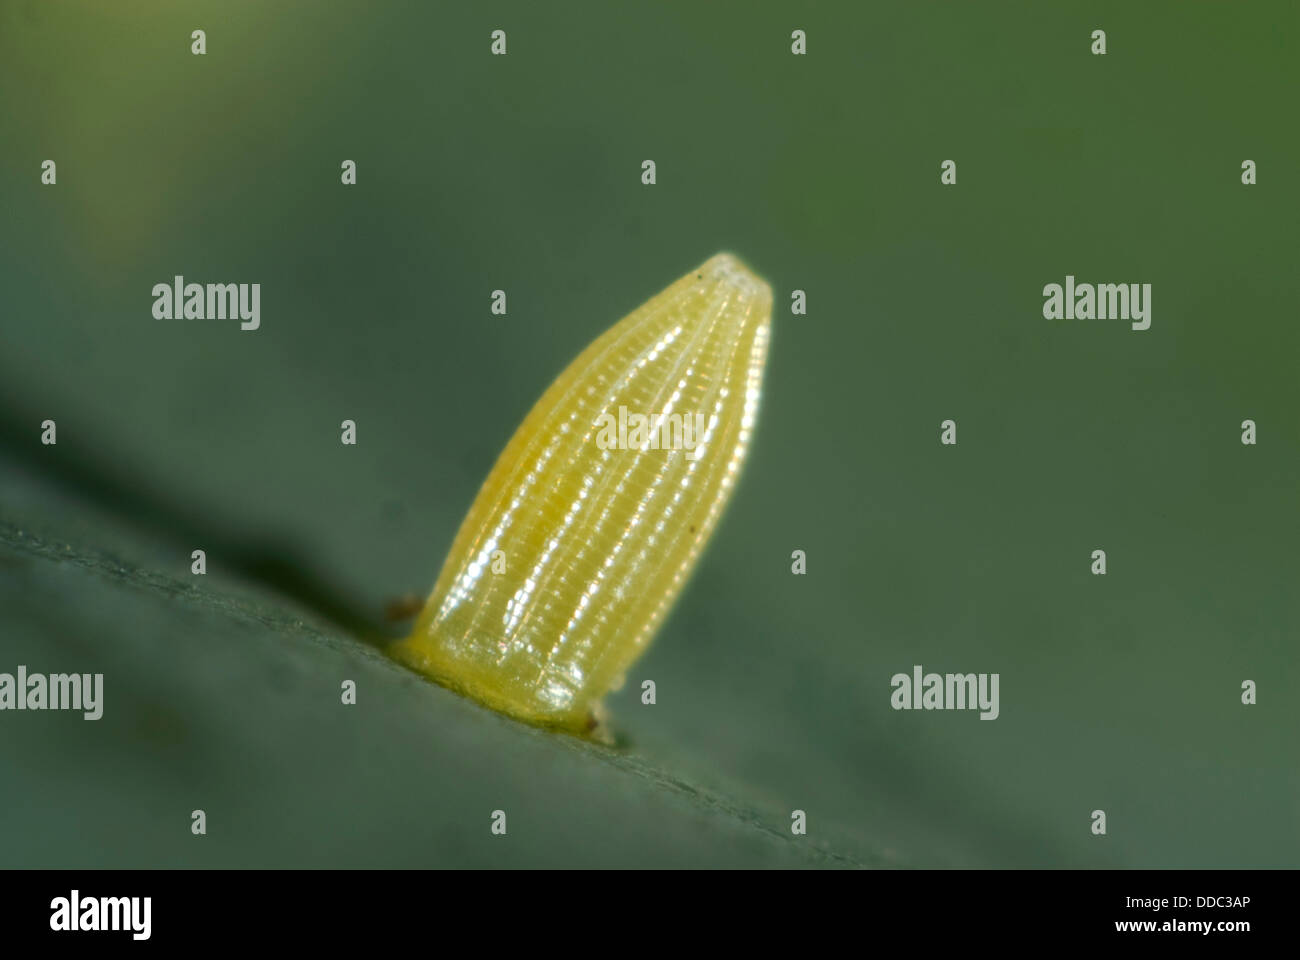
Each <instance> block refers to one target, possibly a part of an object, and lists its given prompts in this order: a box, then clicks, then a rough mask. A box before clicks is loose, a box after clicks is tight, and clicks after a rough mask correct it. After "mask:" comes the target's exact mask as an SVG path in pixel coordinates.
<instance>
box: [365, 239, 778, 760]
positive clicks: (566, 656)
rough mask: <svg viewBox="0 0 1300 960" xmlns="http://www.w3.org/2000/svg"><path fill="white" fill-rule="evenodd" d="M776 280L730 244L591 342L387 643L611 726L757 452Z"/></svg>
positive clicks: (538, 409)
mask: <svg viewBox="0 0 1300 960" xmlns="http://www.w3.org/2000/svg"><path fill="white" fill-rule="evenodd" d="M771 315H772V291H771V289H770V288H769V287H768V285H767V284H766V283H765V282H764V281H763V280H761V279H760V278H758V277H757V276H755V275H754V274H753V273H751V272H750V271H749V269H748V268H747V267H745V265H744V264H742V263H741V262H740V261H739V260H738V259H736V258H735V257H734V256H731V255H730V254H726V253H720V254H718V255H717V256H715V257H712V258H711V259H710V260H708V261H707V262H706V263H704V264H703V265H702V266H700V267H699V268H697V269H695V270H692V271H691V272H690V273H688V274H687V275H686V276H684V277H682V278H681V279H680V280H678V281H677V282H675V283H673V284H672V285H671V286H669V287H668V288H667V289H666V290H664V291H663V292H661V293H659V294H657V295H656V296H654V297H652V298H651V299H650V300H649V301H647V302H646V303H645V304H644V305H642V306H641V307H640V308H638V309H637V310H635V311H633V312H632V313H631V314H629V315H628V316H627V317H625V318H624V319H622V320H621V321H619V322H618V323H617V324H615V325H614V326H613V327H611V328H610V329H609V330H607V331H606V332H605V333H604V334H602V335H601V336H600V337H598V338H597V339H596V341H595V342H594V343H592V344H591V345H590V346H589V347H587V349H586V350H584V351H583V352H582V354H581V355H580V356H579V357H578V358H577V359H576V360H574V361H573V363H571V364H570V365H569V367H568V368H567V369H566V370H565V371H564V372H563V373H561V374H560V376H559V378H558V379H557V380H556V381H555V382H554V383H553V384H551V386H550V387H549V388H548V389H547V391H546V392H545V393H544V394H543V395H542V398H541V399H540V400H538V401H537V404H536V405H535V406H534V407H533V409H532V411H531V412H529V414H528V416H527V417H526V418H525V419H524V422H523V424H522V425H521V426H520V427H519V429H518V430H517V431H516V432H515V435H514V436H513V437H512V438H511V439H510V442H509V443H508V444H506V448H505V450H504V451H502V453H501V455H500V457H498V459H497V462H496V465H495V466H494V467H493V468H492V472H491V473H489V474H488V477H487V480H485V481H484V483H483V488H482V489H481V490H480V491H479V493H478V497H477V498H476V499H475V500H474V503H473V505H472V506H471V507H470V509H469V514H468V515H467V516H466V517H465V520H464V522H463V523H462V524H461V527H460V532H459V533H458V534H457V535H456V539H455V541H454V543H453V544H452V548H451V553H450V554H449V555H448V557H447V559H446V562H445V563H444V565H443V568H442V573H441V574H440V575H439V576H438V579H437V582H436V583H435V584H434V587H433V593H432V594H431V595H430V596H429V599H428V601H427V602H426V603H425V606H424V609H423V611H422V612H421V613H420V616H419V619H418V620H417V622H416V625H415V629H414V631H413V632H412V633H411V635H410V636H409V637H406V638H405V639H403V640H401V641H398V642H397V643H396V644H395V645H394V646H393V647H392V648H391V652H392V655H393V656H394V657H396V658H397V659H398V660H400V661H401V662H403V663H405V664H407V665H408V666H410V667H412V668H413V669H415V670H417V671H419V672H420V673H423V674H425V675H426V676H429V677H431V678H432V679H434V680H436V681H438V682H439V683H442V684H444V685H446V686H448V687H451V688H453V689H455V690H457V691H459V692H461V693H463V694H465V695H467V696H470V697H473V698H474V699H476V700H479V701H480V702H482V703H484V704H487V705H488V706H490V707H493V708H495V709H497V710H500V711H502V712H504V713H507V714H510V715H511V716H513V717H516V718H518V719H520V720H524V721H527V722H529V723H534V724H538V725H540V726H546V727H552V728H556V729H561V730H566V731H570V732H575V733H590V734H593V735H595V736H599V737H604V736H606V734H605V732H604V730H603V728H602V722H603V716H604V713H603V710H602V707H601V700H602V698H603V697H604V695H605V694H606V693H607V692H608V691H610V690H612V689H617V688H618V687H619V686H621V685H622V683H623V679H624V674H625V672H626V671H627V669H628V667H629V666H631V664H632V663H633V661H635V660H636V659H637V657H638V656H640V655H641V653H642V652H643V651H644V650H645V648H646V645H647V644H648V643H649V642H650V640H651V638H652V637H653V636H654V634H655V631H656V630H657V629H658V627H659V625H660V624H661V623H662V622H663V619H664V617H665V615H666V614H667V613H668V611H669V609H670V608H671V607H672V604H673V601H674V600H675V599H676V598H677V595H678V594H679V593H680V592H681V589H682V587H683V585H684V584H685V583H686V579H687V577H688V576H689V575H690V572H691V570H692V568H693V567H694V566H695V563H696V560H697V559H698V558H699V555H700V552H701V550H703V548H704V546H705V544H706V543H707V542H708V539H709V536H710V535H711V534H712V533H713V530H714V527H715V526H716V525H717V523H718V519H719V517H720V516H721V514H722V510H723V507H724V506H725V505H726V503H727V500H728V499H729V497H730V495H731V492H732V489H733V487H734V486H735V483H736V480H737V477H738V476H739V474H740V468H741V465H742V463H743V461H744V459H745V454H746V451H747V450H748V448H749V445H750V442H751V439H752V435H753V429H754V423H755V417H756V415H757V412H758V402H759V393H760V388H761V385H762V379H763V366H764V362H765V360H766V357H767V344H768V335H769V330H770V326H771Z"/></svg>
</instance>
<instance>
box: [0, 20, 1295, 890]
mask: <svg viewBox="0 0 1300 960" xmlns="http://www.w3.org/2000/svg"><path fill="white" fill-rule="evenodd" d="M1297 9H1298V8H1297V6H1296V5H1295V4H1292V3H1289V2H1286V3H1283V2H1278V3H1253V4H1250V5H1248V6H1246V5H1227V4H1222V5H1221V4H1209V3H1192V4H1188V3H1169V2H1165V3H1151V4H1141V5H1137V4H1126V3H1110V4H1103V3H1087V4H1084V3H1053V4H1042V3H1014V4H1012V3H997V4H937V3H902V2H897V3H889V4H875V3H872V4H850V3H840V4H831V3H821V4H816V5H811V6H808V7H802V6H795V5H792V4H778V3H761V4H760V3H738V2H737V3H707V4H705V3H649V2H643V3H619V4H598V3H594V2H591V3H581V4H578V3H546V4H538V3H534V2H500V3H493V4H491V5H487V4H472V3H468V2H462V3H437V4H433V3H428V2H402V3H399V2H384V3H361V2H331V3H329V4H317V3H308V2H277V3H274V4H269V3H262V2H229V0H222V2H216V0H195V2H187V3H185V4H175V3H159V2H136V3H130V2H121V3H114V4H104V3H100V2H92V0H84V2H64V3H57V4H56V3H47V2H38V0H9V2H6V3H4V4H3V5H2V6H0V213H2V215H3V228H2V229H0V288H2V289H3V300H2V301H0V302H2V306H0V335H2V349H3V352H2V354H0V408H2V410H3V414H4V416H5V418H6V422H7V423H8V424H9V430H8V432H7V434H6V440H5V444H4V446H3V449H0V671H9V672H12V671H13V670H14V668H15V667H16V666H17V664H19V663H24V664H26V665H27V667H28V669H29V670H31V671H45V672H60V671H64V670H75V671H103V672H104V673H105V675H106V676H105V688H106V691H105V715H104V718H103V719H102V720H100V721H98V722H95V723H90V722H87V721H83V720H82V719H80V717H79V716H74V715H68V714H54V713H43V714H41V713H21V714H20V713H8V712H6V713H5V714H0V866H24V867H31V866H191V865H192V866H487V865H493V866H547V865H558V866H798V865H810V866H817V865H840V866H852V865H902V866H994V867H1019V866H1047V867H1056V866H1084V867H1094V866H1121V867H1209V866H1216V867H1255V866H1270V867H1283V866H1295V865H1296V864H1297V862H1300V812H1298V811H1300V772H1298V771H1300V765H1298V762H1297V761H1298V760H1300V750H1298V749H1297V747H1296V730H1297V720H1300V709H1298V708H1297V696H1298V695H1300V685H1298V680H1300V678H1298V677H1297V670H1296V655H1295V640H1296V631H1297V626H1298V625H1300V599H1298V597H1300V593H1298V592H1297V589H1296V584H1297V581H1298V580H1300V576H1298V574H1300V559H1297V557H1298V554H1297V550H1296V544H1297V536H1298V535H1300V510H1298V509H1297V504H1296V475H1297V468H1298V467H1300V429H1298V428H1297V425H1296V414H1297V409H1298V407H1297V399H1298V398H1297V387H1296V358H1297V352H1298V350H1300V334H1297V324H1296V275H1297V274H1296V269H1295V257H1296V252H1297V249H1300V244H1298V243H1297V240H1298V237H1297V219H1296V210H1297V183H1298V182H1300V179H1298V177H1297V169H1296V167H1297V153H1298V151H1297V148H1298V147H1300V137H1297V133H1296V124H1295V121H1294V115H1293V114H1294V101H1295V93H1296V89H1297V85H1296V82H1297V79H1298V68H1297V63H1300V60H1298V59H1297V49H1296V37H1297V28H1298V27H1300V15H1298V14H1297ZM497 28H500V29H504V30H506V31H507V35H508V55H507V56H505V57H494V56H491V55H489V52H488V50H489V43H490V41H489V35H490V33H491V31H492V30H493V29H497ZM795 28H800V29H803V30H805V31H807V35H808V54H807V55H806V56H802V57H796V56H792V55H791V53H790V32H791V30H793V29H795ZM1098 28H1100V29H1104V30H1106V32H1107V45H1108V53H1107V55H1106V56H1092V55H1091V54H1090V52H1089V47H1090V43H1091V41H1090V34H1091V31H1092V30H1094V29H1098ZM194 29H203V30H205V31H206V34H207V54H206V55H205V56H202V57H198V56H193V55H191V53H190V43H191V40H190V33H191V31H192V30H194ZM46 159H53V160H55V161H56V162H57V164H58V183H57V185H56V186H42V185H41V183H40V165H41V162H42V161H43V160H46ZM646 159H653V160H654V161H655V162H656V164H657V167H658V183H657V184H656V185H654V186H650V187H647V186H643V185H642V184H641V182H640V172H641V163H642V161H643V160H646ZM949 159H951V160H954V161H956V163H957V173H958V182H957V185H956V186H941V185H940V182H939V173H940V164H941V162H942V161H944V160H949ZM1245 159H1251V160H1254V161H1256V163H1257V164H1258V169H1259V174H1258V176H1259V183H1258V185H1256V186H1250V187H1246V186H1243V185H1242V184H1241V182H1240V172H1241V162H1242V161H1243V160H1245ZM344 160H354V161H355V162H356V164H357V180H358V182H357V184H356V186H346V187H345V186H343V185H341V184H340V164H341V163H342V161H344ZM721 249H728V250H732V251H734V252H736V253H737V254H739V255H740V256H742V257H743V258H745V259H746V260H747V261H748V262H749V264H750V265H751V266H752V267H753V268H754V269H755V270H756V271H758V272H759V273H761V274H763V275H764V276H766V277H767V278H768V279H769V281H770V282H771V283H772V286H773V289H774V291H775V295H776V310H777V314H776V317H775V327H774V338H773V344H772V352H771V358H770V363H769V369H768V377H767V381H766V384H765V390H766V393H765V397H764V407H763V411H762V415H761V417H760V424H759V430H758V435H757V444H756V446H755V448H754V450H753V454H752V458H751V460H750V462H749V465H748V467H747V472H746V476H745V479H744V482H743V483H742V484H741V486H740V488H739V490H738V493H737V495H736V497H735V498H734V500H733V503H732V505H731V508H730V510H729V513H728V515H727V517H726V519H725V520H724V521H723V524H722V526H721V527H720V529H719V531H718V535H717V537H716V538H715V541H714V543H713V544H712V546H711V547H710V550H709V552H708V554H707V555H706V557H705V558H704V561H703V563H702V564H701V567H700V568H699V570H698V572H697V575H696V577H695V579H694V581H693V582H692V583H691V585H690V586H689V587H688V589H687V591H686V593H685V595H684V596H683V598H682V601H681V603H680V604H679V605H678V607H677V609H676V610H675V612H674V613H673V614H672V616H671V617H670V619H669V620H668V622H667V624H666V626H665V628H664V630H663V631H662V633H661V634H660V636H659V638H658V640H657V642H656V644H655V645H654V647H653V648H652V649H651V651H650V652H649V654H648V655H647V656H646V657H645V658H644V659H643V660H642V661H640V663H639V664H638V665H637V666H636V667H635V668H634V670H633V671H632V674H631V675H630V676H629V683H628V685H627V688H625V690H624V691H623V692H621V693H620V694H617V695H615V696H614V697H612V698H611V703H610V705H611V707H612V709H613V712H614V722H615V725H616V727H617V729H618V730H619V732H620V735H621V736H622V738H623V740H624V743H623V745H622V746H621V747H620V748H619V749H618V750H616V751H608V750H604V749H603V748H596V747H591V746H587V745H585V744H582V743H580V742H578V741H576V740H572V739H570V738H564V737H557V736H551V735H548V734H543V733H539V732H536V731H533V730H531V729H529V728H526V727H523V726H521V725H518V724H515V723H513V722H511V721H509V720H506V719H504V718H499V717H497V716H495V715H492V714H490V713H488V712H486V711H484V710H481V709H480V708H478V707H477V706H474V705H473V704H469V703H467V702H465V701H462V700H460V699H459V698H457V697H455V696H453V695H451V694H449V693H447V692H446V691H443V690H441V689H440V688H437V687H434V686H432V685H430V684H427V683H424V682H423V681H421V680H420V679H419V678H417V677H415V676H413V675H412V674H410V673H408V672H406V671H404V670H402V669H401V668H399V667H396V666H394V665H392V664H390V663H388V662H387V661H385V660H384V659H382V658H381V657H379V656H378V655H377V654H375V653H374V652H373V650H372V649H371V648H370V647H367V646H366V645H364V644H363V643H361V642H359V641H358V640H357V638H356V637H355V636H354V635H353V634H352V633H351V632H349V631H347V630H341V629H339V628H338V627H337V626H335V625H333V624H332V623H330V622H328V621H326V620H324V619H322V618H321V617H320V616H319V614H318V612H317V611H316V610H314V609H313V608H311V607H310V606H307V605H304V604H302V603H301V602H299V601H298V600H297V599H295V598H294V597H291V596H286V595H284V594H283V592H281V591H278V590H277V589H276V587H275V584H274V583H270V582H265V581H260V580H258V579H256V578H250V577H247V576H242V575H238V574H237V573H236V572H234V571H232V570H230V569H228V568H227V567H225V566H223V557H222V556H221V555H220V553H219V552H213V551H211V550H210V551H209V556H208V569H209V574H208V576H207V577H206V578H194V577H192V576H191V575H190V572H189V563H190V560H189V555H190V550H191V549H194V548H195V547H203V546H205V542H206V541H203V540H202V536H201V534H202V531H205V530H207V531H211V537H212V540H213V542H218V541H219V539H220V538H223V537H224V538H227V539H228V540H232V541H239V542H245V541H255V542H259V543H266V544H272V545H278V546H280V547H283V549H285V550H291V551H294V552H295V553H296V555H297V556H299V557H302V558H306V561H307V562H309V563H310V564H311V566H312V568H313V569H314V570H316V571H317V572H318V573H319V574H320V576H321V577H322V578H323V579H324V580H325V581H327V582H329V583H333V584H337V591H338V595H339V596H346V597H347V598H349V599H348V600H347V601H346V602H348V603H355V604H356V605H358V606H359V607H361V608H364V609H367V610H378V609H380V608H382V606H383V604H384V603H385V602H386V601H387V600H388V599H390V598H391V597H393V596H396V595H400V594H403V593H407V592H415V593H418V594H423V593H424V592H426V591H427V590H428V588H429V587H430V586H431V584H432V582H433V579H434V576H435V575H436V573H437V571H438V568H439V566H440V565H441V562H442V558H443V556H444V554H445V552H446V550H447V548H448V547H449V545H450V542H451V538H452V536H453V534H454V533H455V530H456V528H457V526H458V525H459V523H460V520H461V518H462V517H463V515H464V513H465V511H466V509H467V508H468V506H469V503H470V501H471V500H472V498H473V496H474V493H475V492H476V490H477V488H478V485H479V483H480V482H481V481H482V479H483V478H484V476H486V474H487V471H488V469H489V467H490V466H491V464H492V462H493V460H494V459H495V457H496V455H497V453H498V452H499V451H500V449H501V448H502V446H503V445H504V444H505V442H506V440H507V438H508V437H509V436H510V434H511V433H512V432H513V430H514V429H515V427H516V426H517V425H518V423H519V422H520V421H521V420H522V418H523V416H524V414H525V413H526V412H527V410H528V408H529V407H530V406H531V404H532V403H533V401H534V400H535V399H536V398H537V397H538V396H539V395H540V394H541V392H542V390H543V389H544V388H545V387H546V385H547V384H548V383H549V382H550V381H551V379H552V378H553V377H554V376H555V375H556V374H557V373H558V372H559V371H560V370H561V369H562V368H563V367H564V366H565V365H566V364H567V363H568V361H569V360H571V359H572V358H573V357H574V356H575V355H576V354H577V353H578V352H579V350H580V349H581V348H582V347H584V346H585V345H586V344H587V343H588V342H589V341H590V340H592V339H593V338H594V337H595V336H596V335H597V334H599V333H600V332H602V331H603V330H604V329H605V328H607V327H608V326H609V325H611V324H612V323H613V322H614V321H616V320H617V319H619V318H620V317H621V316H623V315H624V314H625V313H627V312H628V311H629V310H631V309H632V308H634V307H635V306H637V305H638V304H640V303H641V302H642V301H643V300H645V299H646V298H647V297H648V296H650V295H651V294H653V293H655V292H657V291H658V290H659V289H661V288H662V287H664V286H666V285H667V284H668V283H669V282H670V281H672V280H673V279H675V278H676V277H678V276H679V275H681V274H683V273H685V272H686V271H687V270H689V269H691V268H692V267H694V266H695V265H696V264H698V263H699V262H701V261H703V260H704V259H705V258H707V257H708V256H710V255H711V254H713V253H715V252H717V251H718V250H721ZM175 274H183V275H184V276H185V277H186V278H187V280H192V281H196V282H200V283H207V282H259V283H261V285H262V307H261V309H262V325H261V329H260V330H258V331H256V332H251V333H244V332H241V331H240V330H239V326H238V323H237V322H234V321H217V320H206V321H197V320H173V321H159V320H155V319H154V317H153V316H152V313H151V307H152V299H153V298H152V294H151V289H152V287H153V285H154V284H155V283H159V282H170V280H171V278H172V277H173V276H174V275H175ZM1066 274H1074V275H1075V276H1076V277H1077V278H1078V279H1079V281H1080V282H1084V281H1090V282H1141V283H1151V284H1152V285H1153V288H1154V290H1153V319H1152V325H1151V329H1150V330H1149V331H1146V332H1134V331H1131V330H1130V329H1129V326H1128V324H1127V323H1125V322H1123V321H1098V320H1092V321H1085V320H1076V321H1057V322H1054V321H1047V320H1044V319H1043V317H1042V294H1041V290H1042V288H1043V286H1044V285H1045V284H1047V283H1053V282H1055V283H1063V282H1064V278H1065V276H1066ZM496 288H501V289H504V290H506V291H507V294H508V297H509V313H508V316H506V317H496V316H492V315H491V314H490V313H489V296H490V293H491V291H492V290H493V289H496ZM796 288H798V289H803V290H806V291H807V293H808V307H809V309H808V315H807V316H791V315H790V312H789V302H790V291H791V290H793V289H796ZM45 418H52V419H55V420H56V421H57V423H58V440H59V442H58V445H57V447H42V446H41V445H40V442H39V435H40V428H39V424H40V421H41V420H43V419H45ZM345 418H350V419H353V420H355V421H356V422H357V424H358V438H359V442H358V445H357V446H355V447H347V446H343V445H341V444H340V443H339V423H340V421H341V420H343V419H345ZM947 418H952V419H954V420H956V421H957V424H958V440H959V442H958V445H957V446H956V447H945V446H941V445H940V443H939V424H940V422H941V421H942V420H944V419H947ZM1246 418H1250V419H1253V420H1255V421H1256V422H1257V424H1258V429H1259V443H1258V445H1257V446H1254V447H1249V446H1243V445H1242V444H1241V442H1240V426H1239V425H1240V423H1241V421H1242V420H1244V419H1246ZM74 463H76V464H81V467H80V468H78V469H80V470H81V474H80V475H81V477H82V479H83V480H84V479H85V477H87V476H89V477H91V478H92V482H91V483H90V484H89V485H88V486H87V485H85V484H83V486H82V488H81V489H80V492H76V493H72V492H69V491H71V490H72V489H73V488H72V487H70V486H69V485H68V482H67V481H68V477H69V476H70V473H69V471H70V469H71V468H70V467H69V464H74ZM96 465H99V466H96ZM97 470H102V471H103V475H104V476H105V477H106V478H107V477H108V475H109V474H110V473H111V474H112V475H113V476H116V477H120V478H123V481H124V483H125V485H126V488H127V489H129V490H130V491H133V493H134V495H135V496H136V498H137V501H138V503H137V506H138V505H139V504H140V503H144V504H149V503H161V502H164V501H166V502H169V503H172V504H175V505H176V508H177V511H178V513H179V514H180V515H183V517H184V518H185V523H184V524H181V523H179V521H178V523H177V524H174V525H172V526H171V527H170V528H169V526H168V524H167V523H166V522H163V523H161V524H160V523H158V522H157V520H158V517H157V516H156V515H152V514H149V513H148V511H147V510H145V511H140V510H136V511H134V512H133V511H132V510H122V509H120V507H121V503H122V502H123V501H122V498H121V497H118V498H116V499H115V500H114V499H113V498H106V497H100V496H97V495H96V487H95V484H94V482H93V478H94V476H95V475H96V471H97ZM72 472H74V473H75V470H74V471H72ZM108 486H109V482H108V480H107V479H105V481H104V488H105V489H108ZM145 521H149V522H145ZM195 531H198V533H197V534H196V533H195ZM196 539H198V540H199V542H195V541H196ZM222 542H224V541H222ZM1098 548H1100V549H1105V550H1106V551H1107V555H1108V566H1109V573H1108V574H1107V576H1105V577H1095V576H1092V575H1090V573H1089V565H1090V554H1091V552H1092V551H1093V550H1094V549H1098ZM795 549H802V550H805V551H807V555H808V573H807V575H806V576H803V577H796V576H792V575H791V573H790V554H791V551H792V550H795ZM917 663H919V664H922V665H924V667H925V668H926V669H927V670H936V671H939V672H948V671H953V672H966V671H973V672H998V673H1000V674H1001V691H1000V692H1001V716H1000V718H999V719H998V720H996V721H995V722H981V721H979V720H978V719H977V716H976V714H974V713H972V712H940V711H936V712H924V711H917V712H895V711H893V710H891V709H890V707H889V695H890V692H891V691H890V686H889V678H890V677H891V676H892V675H893V674H895V673H897V672H910V670H911V667H912V665H913V664H917ZM349 678H350V679H355V680H357V682H358V684H359V695H358V704H357V706H355V707H343V706H341V705H340V704H339V696H338V690H339V683H340V682H341V680H343V679H349ZM646 678H649V679H654V680H655V681H656V683H657V685H658V704H657V705H656V706H654V707H644V706H642V705H641V704H640V703H639V700H638V696H637V695H638V693H639V686H640V680H642V679H646ZM1245 679H1252V680H1255V681H1256V682H1257V683H1258V684H1259V703H1258V704H1257V705H1256V706H1252V707H1245V706H1242V705H1241V703H1240V699H1239V698H1240V685H1241V682H1242V681H1243V680H1245ZM194 808H203V809H205V810H206V812H207V815H208V822H209V833H208V835H207V836H206V837H201V838H198V837H193V836H191V834H190V831H189V824H190V819H189V812H190V810H191V809H194ZM496 808H502V809H505V810H506V811H507V813H508V816H509V834H508V836H507V837H505V838H498V837H492V836H491V835H490V834H489V832H488V823H489V815H490V812H491V811H492V810H493V809H496ZM796 808H798V809H803V810H806V811H807V814H808V822H809V835H808V836H807V837H803V838H796V837H792V836H791V835H790V831H789V817H790V811H791V810H793V809H796ZM1098 808H1100V809H1104V810H1105V811H1106V812H1107V816H1108V835H1107V836H1105V837H1102V838H1098V837H1094V836H1092V834H1091V833H1090V831H1089V826H1090V819H1089V814H1090V813H1091V811H1092V810H1094V809H1098Z"/></svg>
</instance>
